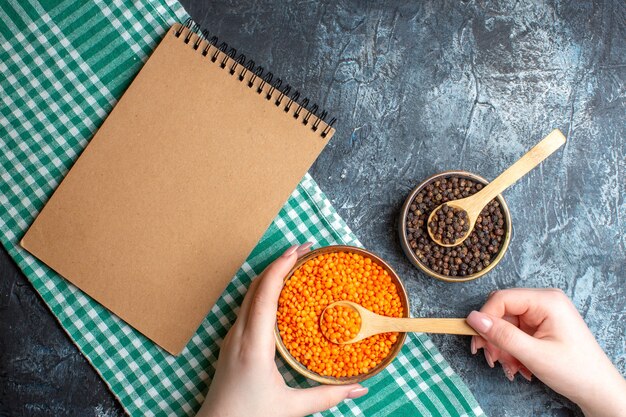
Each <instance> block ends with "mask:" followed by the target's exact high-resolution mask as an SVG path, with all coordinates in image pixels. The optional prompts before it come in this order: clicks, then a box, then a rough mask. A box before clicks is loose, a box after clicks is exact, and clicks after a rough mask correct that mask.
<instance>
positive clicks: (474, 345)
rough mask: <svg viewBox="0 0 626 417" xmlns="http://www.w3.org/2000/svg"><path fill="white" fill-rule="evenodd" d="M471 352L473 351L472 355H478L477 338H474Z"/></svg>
mask: <svg viewBox="0 0 626 417" xmlns="http://www.w3.org/2000/svg"><path fill="white" fill-rule="evenodd" d="M470 350H471V351H472V355H475V354H476V353H478V349H476V338H475V337H474V336H472V343H471V344H470Z"/></svg>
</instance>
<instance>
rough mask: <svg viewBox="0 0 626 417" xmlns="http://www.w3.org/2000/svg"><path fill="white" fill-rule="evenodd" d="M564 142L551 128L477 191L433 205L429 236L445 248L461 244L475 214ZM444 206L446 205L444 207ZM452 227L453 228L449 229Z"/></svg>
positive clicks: (474, 218) (557, 131) (467, 234)
mask: <svg viewBox="0 0 626 417" xmlns="http://www.w3.org/2000/svg"><path fill="white" fill-rule="evenodd" d="M564 143H565V136H563V134H562V133H561V132H560V131H559V130H558V129H554V130H553V131H552V132H550V134H549V135H548V136H546V137H545V138H543V140H542V141H541V142H539V143H538V144H536V145H535V146H534V147H533V148H532V149H531V150H530V151H528V152H527V153H526V154H525V155H524V156H522V157H521V158H520V159H519V160H518V161H517V162H515V163H514V164H513V165H511V166H510V167H509V168H508V169H507V170H506V171H504V172H503V173H502V174H500V175H499V176H498V177H497V178H496V179H495V180H493V181H492V182H490V183H489V184H488V185H487V186H485V187H484V188H483V189H482V190H480V191H479V192H477V193H476V194H474V195H471V196H469V197H466V198H461V199H459V200H453V201H448V202H447V203H444V204H441V205H440V206H438V207H437V208H435V209H434V210H433V211H432V213H430V216H428V223H427V224H426V228H427V229H428V234H429V235H430V237H431V238H432V239H433V240H434V241H435V242H436V243H437V244H438V245H441V246H445V247H452V246H458V245H460V244H461V243H463V241H464V240H465V239H467V237H468V236H469V234H470V233H471V232H472V230H473V229H474V224H475V223H476V219H477V218H478V215H479V214H480V212H481V211H482V210H483V208H484V207H485V206H486V205H487V204H488V203H489V202H490V201H491V200H493V199H494V198H495V197H496V196H497V195H498V194H500V193H501V192H502V191H504V190H506V189H507V188H509V187H510V186H511V185H513V184H514V183H515V182H516V181H517V180H519V179H520V178H522V177H523V176H524V175H526V174H527V173H528V172H529V171H530V170H531V169H533V168H535V167H536V166H537V165H539V164H540V163H541V161H543V160H544V159H546V158H547V157H548V156H550V155H551V154H552V153H553V152H554V151H556V150H557V149H559V148H560V147H561V146H563V144H564ZM444 205H445V206H447V208H444V207H443V206H444ZM448 219H449V220H448ZM448 225H452V228H448V227H447V226H448ZM431 226H432V227H431ZM452 229H453V230H454V231H450V230H452Z"/></svg>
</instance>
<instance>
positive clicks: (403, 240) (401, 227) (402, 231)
mask: <svg viewBox="0 0 626 417" xmlns="http://www.w3.org/2000/svg"><path fill="white" fill-rule="evenodd" d="M451 176H462V177H467V178H469V179H471V180H475V181H478V182H480V183H482V184H483V185H487V184H489V181H487V180H486V179H485V178H483V177H481V176H480V175H478V174H474V173H472V172H469V171H463V170H450V171H443V172H439V173H437V174H434V175H431V176H430V177H428V178H426V179H425V180H424V181H422V182H421V183H419V184H418V185H417V186H416V187H415V188H413V189H412V190H411V192H410V193H409V195H408V196H407V198H406V200H404V204H403V205H402V209H401V210H400V219H399V222H398V234H399V236H400V246H402V250H403V252H404V254H405V255H406V257H407V258H409V260H410V261H411V263H412V264H413V265H414V266H417V267H418V268H419V269H420V270H421V271H422V272H424V273H425V274H426V275H428V276H431V277H433V278H436V279H439V280H441V281H445V282H467V281H472V280H475V279H477V278H480V277H482V276H483V275H485V274H487V273H488V272H489V271H491V270H492V269H493V268H495V266H496V265H497V264H498V263H499V262H500V261H501V260H502V258H503V257H504V254H505V253H506V251H507V249H508V248H509V242H510V241H511V235H512V234H513V224H512V222H511V212H510V210H509V206H508V205H507V204H506V201H505V200H504V197H503V196H502V194H498V195H497V196H496V198H497V199H498V202H499V203H500V206H501V207H502V208H503V210H504V221H505V223H506V229H505V230H506V234H505V236H504V242H502V247H501V248H500V251H499V252H498V254H497V255H496V257H495V258H494V260H493V261H492V262H491V263H490V264H489V265H488V266H487V267H486V268H485V269H483V270H482V271H479V272H476V273H474V274H471V275H467V276H465V277H451V276H448V275H443V274H440V273H438V272H435V271H433V270H431V269H430V268H428V267H427V266H426V265H424V264H423V263H422V262H421V261H420V260H419V258H418V257H417V255H415V253H414V252H413V251H412V250H411V247H410V246H409V242H408V239H407V237H406V217H407V214H408V211H409V207H410V206H411V202H412V201H413V200H414V199H415V196H416V195H417V193H419V192H420V191H421V190H422V189H423V188H424V187H425V186H426V185H428V184H429V183H430V182H432V181H435V180H437V179H441V178H448V177H451Z"/></svg>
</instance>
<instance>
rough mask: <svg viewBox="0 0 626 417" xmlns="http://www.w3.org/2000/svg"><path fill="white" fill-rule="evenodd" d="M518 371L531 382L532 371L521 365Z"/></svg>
mask: <svg viewBox="0 0 626 417" xmlns="http://www.w3.org/2000/svg"><path fill="white" fill-rule="evenodd" d="M519 373H520V375H521V376H523V377H524V379H525V380H526V381H528V382H532V380H533V374H532V372H530V371H529V370H528V369H526V368H524V367H521V368H519Z"/></svg>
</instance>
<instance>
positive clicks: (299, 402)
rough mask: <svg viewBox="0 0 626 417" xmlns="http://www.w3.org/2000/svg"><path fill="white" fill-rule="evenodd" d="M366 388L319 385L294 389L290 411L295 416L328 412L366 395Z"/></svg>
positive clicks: (357, 385) (359, 386) (356, 385)
mask: <svg viewBox="0 0 626 417" xmlns="http://www.w3.org/2000/svg"><path fill="white" fill-rule="evenodd" d="M367 391H368V390H367V388H365V387H362V386H361V385H359V384H354V385H320V386H318V387H314V388H307V389H296V390H293V392H292V394H291V396H290V397H291V398H290V399H291V402H292V403H293V408H292V410H293V411H294V413H295V414H296V415H302V416H304V415H309V414H313V413H318V412H320V411H324V410H328V409H329V408H331V407H334V406H336V405H337V404H339V403H340V402H341V401H343V400H346V399H355V398H359V397H362V396H364V395H365V394H367Z"/></svg>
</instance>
